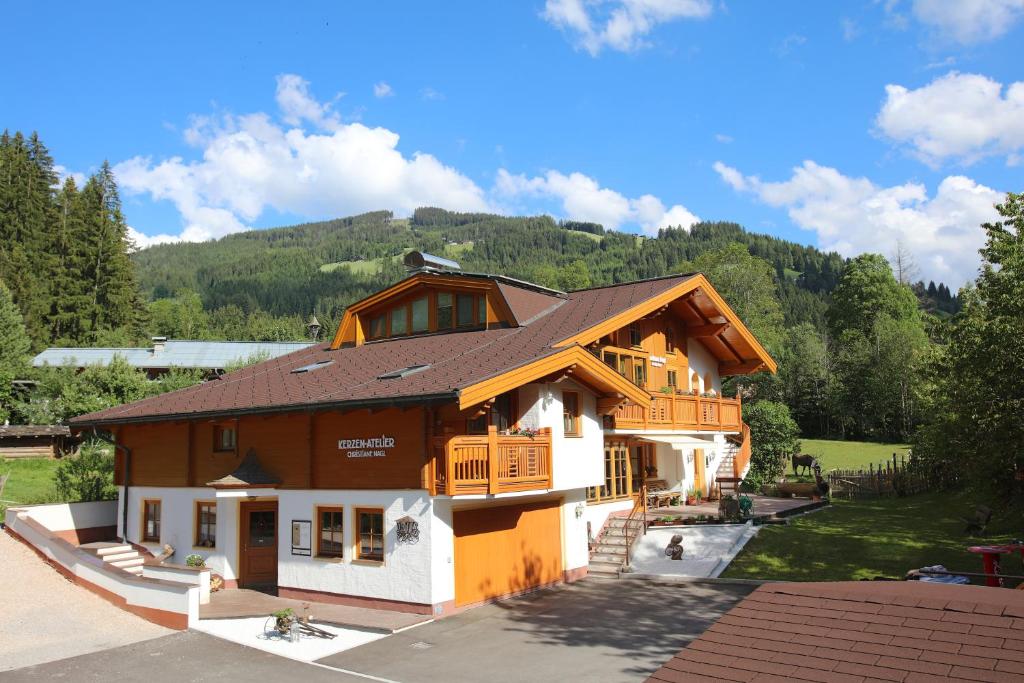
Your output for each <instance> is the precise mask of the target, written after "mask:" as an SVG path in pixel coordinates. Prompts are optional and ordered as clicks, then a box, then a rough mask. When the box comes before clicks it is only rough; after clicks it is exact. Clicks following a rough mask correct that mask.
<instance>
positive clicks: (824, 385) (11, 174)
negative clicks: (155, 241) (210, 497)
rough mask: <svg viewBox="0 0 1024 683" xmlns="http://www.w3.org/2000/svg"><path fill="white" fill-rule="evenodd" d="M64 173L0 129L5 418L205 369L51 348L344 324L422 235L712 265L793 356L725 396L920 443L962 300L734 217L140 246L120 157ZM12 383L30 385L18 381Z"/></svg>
mask: <svg viewBox="0 0 1024 683" xmlns="http://www.w3.org/2000/svg"><path fill="white" fill-rule="evenodd" d="M55 168H56V166H55V164H54V161H53V159H52V158H51V157H50V154H49V152H48V151H47V150H46V148H45V146H44V145H43V143H42V142H41V140H40V139H39V137H38V136H37V135H35V134H33V135H31V136H27V137H26V136H23V135H21V134H14V135H9V134H6V133H5V134H4V135H3V136H2V137H0V285H3V286H0V321H2V322H3V327H4V328H5V329H4V330H0V332H3V333H4V334H3V335H0V338H2V339H3V340H4V347H5V349H6V351H7V353H6V354H2V353H0V419H13V420H15V421H21V422H31V421H37V422H52V421H57V420H62V419H66V418H67V417H69V416H71V415H74V414H77V412H79V411H80V410H82V409H85V406H87V405H88V406H90V408H92V407H95V406H99V405H115V404H117V403H119V402H123V401H126V400H131V399H132V398H133V397H137V396H138V395H141V394H140V392H141V393H145V392H152V391H160V390H164V389H168V388H171V387H173V386H180V385H182V384H187V383H189V382H191V381H195V378H190V377H186V376H180V377H179V376H176V377H172V378H170V379H169V380H167V381H165V382H164V383H163V385H162V386H152V385H151V384H145V378H144V377H139V378H134V375H133V374H132V372H133V371H132V370H131V369H130V368H111V369H109V370H101V369H90V372H86V373H82V374H80V375H75V374H74V373H61V372H57V371H52V372H51V371H34V370H31V369H30V368H29V367H28V360H29V358H30V354H31V352H33V351H36V350H38V349H40V348H42V347H45V346H48V345H55V344H66V345H80V346H122V345H137V344H145V343H146V342H147V341H148V338H149V337H150V336H153V335H167V336H170V337H177V338H193V339H238V340H246V339H252V340H286V339H302V338H304V337H305V334H306V333H305V320H306V319H307V318H308V316H309V315H310V314H311V313H315V314H316V315H317V317H318V318H319V319H320V321H321V322H322V323H323V324H324V326H325V328H326V332H327V334H330V332H331V331H332V330H333V329H334V327H335V326H336V324H337V322H338V321H339V320H340V318H341V315H342V314H343V312H344V309H345V307H346V306H347V305H349V304H351V303H352V302H354V301H357V300H359V299H361V298H363V297H365V296H367V295H369V294H371V293H373V292H375V291H378V290H380V289H381V288H383V287H385V286H387V285H389V284H391V283H393V282H395V281H397V280H398V279H400V278H402V277H403V276H404V274H405V271H404V269H403V267H402V264H401V261H402V256H403V254H405V253H406V252H408V251H409V250H412V249H420V250H424V251H428V252H431V253H435V254H438V255H443V256H447V257H450V258H453V259H456V260H458V261H459V262H460V263H461V264H462V266H463V268H464V269H466V270H467V271H476V272H490V273H502V274H506V275H510V276H513V277H519V278H522V279H525V280H530V281H533V282H537V283H539V284H543V285H547V286H550V287H556V288H560V289H564V290H571V289H578V288H584V287H589V286H593V285H604V284H609V283H615V282H624V281H629V280H635V279H641V278H648V277H656V276H660V275H665V274H667V273H672V272H689V271H700V272H703V273H705V274H706V275H707V276H708V277H709V279H710V280H711V281H712V283H714V285H715V287H716V288H717V289H718V290H719V291H720V292H721V293H722V295H723V296H724V297H725V298H726V300H727V301H729V303H730V304H731V305H732V306H733V307H734V308H735V309H736V311H737V313H738V314H739V315H740V317H741V318H742V319H743V320H744V321H745V322H746V324H747V325H748V326H749V327H750V328H751V330H752V331H753V332H754V333H755V334H756V335H757V337H758V338H759V339H760V340H761V341H762V342H763V343H764V345H765V346H766V348H768V350H769V351H770V352H771V353H772V355H773V356H774V357H775V358H776V359H777V360H778V361H779V373H778V374H777V375H775V376H769V375H766V374H763V373H762V374H759V375H755V376H753V377H746V378H739V379H734V380H731V381H730V384H729V386H727V391H729V392H733V391H742V392H743V393H744V395H745V397H746V398H747V399H748V403H749V404H750V405H754V404H755V403H758V402H765V401H774V402H776V403H780V404H784V405H782V406H781V409H783V410H784V412H786V413H787V414H791V415H792V418H793V419H794V420H795V421H796V424H797V425H798V426H799V428H800V431H801V432H802V433H803V434H804V435H805V436H826V435H827V436H840V437H845V438H849V437H858V438H868V439H890V440H906V439H909V438H910V437H911V436H912V435H913V433H914V432H915V431H916V430H917V428H918V426H919V425H920V424H922V422H923V421H925V420H927V419H928V418H929V415H930V410H929V406H930V405H931V404H932V403H933V402H934V401H935V397H934V395H933V394H932V391H933V387H934V386H935V382H934V378H933V375H932V373H933V372H935V367H936V366H935V362H934V361H935V358H938V357H941V355H942V352H943V345H944V343H945V340H946V338H947V335H948V334H949V330H950V329H951V327H950V323H949V320H948V319H949V318H950V316H951V315H952V314H956V313H957V311H958V310H959V308H960V305H961V302H960V300H959V297H958V296H955V295H953V294H952V293H951V292H950V290H949V288H948V287H946V286H945V285H944V284H942V283H939V284H934V283H929V284H928V285H925V284H924V283H916V284H913V283H911V282H910V274H911V273H912V272H913V268H912V262H911V260H910V259H909V256H908V255H906V254H897V255H896V256H895V258H894V260H895V261H896V262H897V263H898V264H899V267H898V268H897V273H896V274H894V272H893V269H892V268H891V267H890V264H889V263H888V262H887V260H886V256H885V255H880V254H864V255H860V256H858V257H856V258H854V259H849V260H844V259H843V258H841V257H840V256H839V255H837V254H835V253H824V252H821V251H819V250H818V249H815V248H814V247H808V246H803V245H799V244H795V243H793V242H788V241H785V240H781V239H778V238H775V237H770V236H767V235H759V234H754V233H750V232H747V231H746V230H744V229H743V228H742V227H741V226H739V225H737V224H734V223H702V224H698V225H695V226H693V227H692V228H691V229H690V230H684V229H666V230H662V231H661V232H660V234H659V235H657V236H656V237H643V236H639V235H635V234H629V233H622V232H614V231H607V230H605V229H604V228H603V227H602V226H600V225H597V224H594V223H584V222H577V221H563V222H556V221H555V220H554V219H552V218H550V217H548V216H533V217H505V216H496V215H488V214H463V213H453V212H449V211H446V210H443V209H439V208H420V209H417V210H416V211H415V212H414V213H413V215H412V216H411V217H410V218H407V219H396V218H394V216H393V215H392V214H391V213H390V212H387V211H378V212H373V213H368V214H363V215H359V216H353V217H349V218H340V219H336V220H330V221H323V222H318V223H307V224H304V225H296V226H292V227H284V228H276V229H269V230H257V231H251V232H246V233H241V234H236V235H232V236H229V237H225V238H223V239H220V240H217V241H213V242H204V243H198V244H171V245H164V246H158V247H153V248H149V249H143V250H140V251H139V250H135V248H134V245H132V244H131V241H130V239H129V237H128V229H127V225H126V222H125V219H124V216H123V215H122V212H121V206H120V200H119V197H118V188H117V183H116V181H115V178H114V176H113V173H112V172H111V170H110V168H109V167H108V166H107V165H106V164H104V165H103V166H102V167H101V168H100V170H99V171H98V172H97V173H96V174H94V175H93V176H92V177H91V178H89V179H88V180H87V181H86V182H85V184H84V186H83V187H81V188H79V187H77V186H76V184H75V183H74V181H72V180H70V179H68V180H66V181H65V182H63V183H62V184H61V183H58V177H57V174H56V171H55ZM889 256H890V257H892V255H889ZM3 350H4V349H0V351H3ZM15 378H23V379H24V378H28V379H31V380H33V381H34V384H32V383H29V384H26V383H24V382H22V383H18V384H17V386H19V387H25V386H33V387H35V388H34V389H33V390H31V391H28V392H26V391H25V390H24V389H22V390H19V391H21V393H12V391H13V389H12V387H14V386H15V384H12V382H11V380H13V379H15ZM129 378H134V379H132V381H129ZM135 380H138V381H135ZM787 419H789V418H788V417H787Z"/></svg>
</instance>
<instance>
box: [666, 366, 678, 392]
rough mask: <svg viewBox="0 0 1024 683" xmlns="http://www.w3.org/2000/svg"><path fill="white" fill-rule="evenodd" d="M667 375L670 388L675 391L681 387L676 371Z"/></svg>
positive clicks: (671, 371)
mask: <svg viewBox="0 0 1024 683" xmlns="http://www.w3.org/2000/svg"><path fill="white" fill-rule="evenodd" d="M667 374H668V385H669V386H670V387H672V388H673V389H675V388H676V387H677V386H679V379H678V375H677V374H676V371H675V370H669V371H668V373H667Z"/></svg>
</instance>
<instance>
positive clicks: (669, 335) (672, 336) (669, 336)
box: [665, 327, 676, 353]
mask: <svg viewBox="0 0 1024 683" xmlns="http://www.w3.org/2000/svg"><path fill="white" fill-rule="evenodd" d="M665 352H666V353H675V352H676V331H675V330H673V329H672V328H671V327H670V328H668V329H667V330H665Z"/></svg>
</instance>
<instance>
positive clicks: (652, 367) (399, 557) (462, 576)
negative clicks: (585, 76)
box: [72, 254, 775, 615]
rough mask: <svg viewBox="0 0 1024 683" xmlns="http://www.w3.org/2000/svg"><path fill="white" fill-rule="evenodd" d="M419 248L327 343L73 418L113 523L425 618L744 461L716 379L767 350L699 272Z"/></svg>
mask: <svg viewBox="0 0 1024 683" xmlns="http://www.w3.org/2000/svg"><path fill="white" fill-rule="evenodd" d="M414 256H415V257H416V258H414V259H413V262H414V263H420V264H424V263H425V264H426V266H425V267H421V268H418V269H416V270H413V271H412V272H411V273H410V274H409V276H408V277H407V278H406V279H404V280H402V281H401V282H398V283H397V284H395V285H393V286H391V287H388V288H387V289H385V290H383V291H381V292H378V293H376V294H374V295H372V296H370V297H368V298H366V299H364V300H362V301H360V302H358V303H356V304H353V305H352V306H351V307H350V308H349V309H348V310H347V311H346V313H345V316H344V319H343V320H342V323H341V325H340V327H339V329H338V332H337V334H336V336H335V337H334V339H333V341H331V342H330V343H320V344H316V345H313V346H311V347H309V348H306V349H303V350H300V351H296V352H294V353H291V354H288V355H284V356H281V357H278V358H274V359H272V360H268V361H265V362H263V363H259V364H257V365H252V366H249V367H246V368H244V369H241V370H237V371H235V372H231V373H228V374H225V375H222V376H220V377H219V378H217V379H214V380H211V381H209V382H205V383H203V384H200V385H197V386H194V387H191V388H188V389H182V390H180V391H176V392H173V393H168V394H164V395H162V396H157V397H153V398H149V399H145V400H142V401H138V402H135V403H130V404H128V405H124V406H119V407H115V408H111V409H108V410H104V411H100V412H97V413H92V414H89V415H84V416H81V417H79V418H76V419H74V420H73V421H72V428H73V429H75V430H79V431H86V430H99V431H102V432H106V433H107V434H109V435H111V436H112V437H113V439H114V441H115V443H116V472H115V477H116V483H117V485H118V487H119V491H120V502H119V521H118V525H119V529H118V533H119V535H120V536H121V537H122V538H124V539H125V540H126V541H130V542H132V543H135V544H139V545H141V546H144V547H146V548H148V549H150V550H151V551H154V552H157V551H159V550H160V549H161V548H162V547H163V545H164V544H170V545H171V546H173V547H174V548H175V550H176V552H177V553H178V556H179V557H183V556H184V555H186V554H190V553H197V554H199V555H202V556H204V557H205V558H206V562H207V565H208V566H210V567H211V568H212V569H213V570H214V571H216V572H218V573H220V574H221V575H222V576H223V577H224V580H225V584H226V586H227V587H228V588H231V587H235V586H242V587H245V586H257V587H265V586H270V587H276V589H277V591H278V594H279V595H281V596H284V597H294V598H308V599H316V600H321V601H334V602H340V603H344V604H363V605H376V606H381V607H388V608H392V609H402V610H408V611H416V612H423V613H430V614H438V615H439V614H446V613H449V612H451V611H453V610H455V609H459V608H462V607H464V606H467V605H472V604H475V603H479V602H482V601H486V600H490V599H494V598H497V597H502V596H506V595H511V594H514V593H518V592H521V591H525V590H529V589H532V588H535V587H538V586H543V585H548V584H552V583H556V582H559V581H571V580H575V579H578V578H580V577H582V576H584V575H586V574H587V571H588V563H589V547H588V545H589V543H590V542H591V541H592V538H593V536H594V535H595V534H597V533H598V531H599V530H600V529H601V528H602V525H603V524H604V523H605V522H606V520H607V519H608V516H609V515H610V514H612V513H616V512H618V513H621V512H622V511H624V510H630V509H631V508H633V506H634V504H635V500H636V498H637V497H638V496H641V495H643V490H644V482H645V481H659V482H664V484H665V485H667V486H668V487H669V488H670V489H672V490H675V491H685V490H687V489H690V488H698V489H702V490H704V491H708V490H709V489H710V487H711V486H712V485H713V483H714V479H715V477H716V476H721V475H720V472H724V473H725V474H732V473H733V471H732V469H730V467H732V468H733V469H741V467H740V466H739V463H737V464H736V465H733V466H730V465H729V460H730V456H731V453H732V452H733V451H735V450H736V448H737V445H736V443H737V442H738V441H740V439H742V438H743V435H744V434H745V433H746V434H749V433H748V432H745V431H744V426H743V424H742V420H741V412H740V408H741V405H740V399H739V398H735V399H734V398H726V397H723V396H722V388H721V378H722V377H723V376H724V375H732V374H744V373H752V372H756V371H758V370H761V369H767V370H769V371H772V372H774V371H775V363H774V361H773V360H772V359H771V357H770V356H769V355H768V354H767V353H766V351H765V350H764V348H762V346H761V345H760V344H759V343H758V341H757V340H756V339H755V338H754V336H753V335H752V334H751V333H750V331H749V330H748V329H747V328H746V327H745V326H744V325H743V323H742V321H740V320H739V319H738V318H737V316H736V315H735V313H734V312H733V311H732V310H731V309H730V308H729V306H728V305H727V304H726V303H725V302H724V301H723V300H722V298H721V296H719V294H718V293H717V292H716V291H715V290H714V288H713V287H712V286H711V284H710V283H709V282H708V280H707V279H706V278H705V277H704V276H703V275H700V274H691V275H673V276H668V277H661V278H655V279H651V280H643V281H639V282H630V283H625V284H620V285H612V286H607V287H597V288H593V289H586V290H581V291H577V292H570V293H564V292H559V291H554V290H551V289H547V288H544V287H540V286H537V285H534V284H530V283H527V282H522V281H519V280H514V279H511V278H507V277H502V276H497V275H484V274H472V273H467V272H462V271H460V270H456V269H448V268H441V267H436V264H438V263H441V264H442V265H443V262H439V261H432V260H431V258H430V257H429V256H427V257H425V256H424V255H420V254H414ZM431 264H435V267H431ZM747 438H749V437H747ZM723 468H724V469H723ZM735 474H738V475H742V474H743V472H735Z"/></svg>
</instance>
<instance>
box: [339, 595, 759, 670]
mask: <svg viewBox="0 0 1024 683" xmlns="http://www.w3.org/2000/svg"><path fill="white" fill-rule="evenodd" d="M754 588H755V586H743V585H727V584H710V583H665V584H661V583H649V582H646V581H635V580H621V581H600V580H596V579H589V580H585V581H581V582H578V583H575V584H572V585H570V586H564V587H561V588H556V589H552V590H546V591H539V592H537V593H534V594H532V595H528V596H525V597H522V598H517V599H514V600H506V601H503V602H500V603H495V604H493V605H487V606H484V607H478V608H476V609H473V610H469V611H467V612H464V613H462V614H459V615H455V616H452V617H448V618H446V619H441V620H440V621H436V622H434V623H431V624H427V625H425V626H418V627H416V628H412V629H409V630H407V631H402V632H400V633H398V634H395V635H393V636H391V637H389V638H384V639H382V640H378V641H376V642H373V643H369V644H367V645H363V646H361V647H358V648H355V649H352V650H348V651H346V652H340V653H338V654H336V655H331V656H330V657H326V658H324V659H321V660H319V661H320V662H321V663H323V664H327V665H330V666H334V667H339V668H343V669H347V670H350V671H358V672H360V673H363V674H369V675H372V676H376V677H380V678H384V679H388V680H391V681H399V682H400V683H420V682H426V681H437V682H440V681H444V682H450V683H461V682H463V681H465V682H469V681H473V682H478V681H486V682H487V683H505V682H506V681H508V682H512V681H515V682H517V683H519V682H521V681H558V680H586V681H592V682H597V681H600V682H602V683H603V682H608V683H611V682H613V681H641V680H643V679H644V678H646V677H647V676H648V675H650V674H651V673H653V672H654V671H655V670H657V669H658V668H659V667H660V666H661V665H662V664H664V663H665V662H666V661H668V660H669V659H671V658H672V656H673V655H675V654H676V653H677V652H679V650H680V649H682V648H683V646H685V645H686V644H687V643H688V642H690V641H691V640H693V639H694V638H696V637H697V636H698V635H700V634H701V633H703V632H704V630H705V629H706V628H707V627H708V626H709V625H710V624H711V622H713V621H714V620H716V619H717V618H718V617H719V616H721V615H722V614H724V613H725V612H727V611H728V610H730V609H731V608H732V607H733V606H734V605H735V604H736V603H737V602H739V601H740V600H742V599H743V598H744V597H746V595H747V594H748V593H750V592H751V591H752V590H753V589H754Z"/></svg>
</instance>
